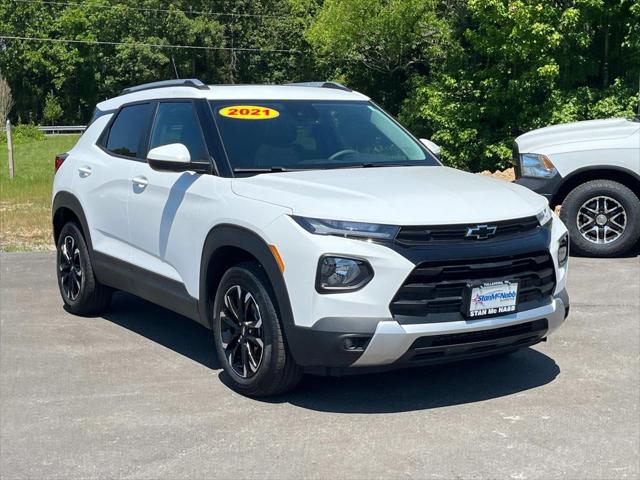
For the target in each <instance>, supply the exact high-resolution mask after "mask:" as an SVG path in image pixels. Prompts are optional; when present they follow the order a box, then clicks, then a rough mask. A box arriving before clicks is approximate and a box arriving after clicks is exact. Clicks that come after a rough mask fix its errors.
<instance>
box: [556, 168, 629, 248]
mask: <svg viewBox="0 0 640 480" xmlns="http://www.w3.org/2000/svg"><path fill="white" fill-rule="evenodd" d="M560 217H561V218H562V221H563V222H564V223H565V225H566V226H567V228H568V229H569V235H570V237H571V248H572V250H573V251H574V252H576V253H578V254H581V255H585V256H591V257H613V256H617V255H621V254H623V253H625V252H626V251H628V250H629V249H630V248H632V247H633V246H634V245H635V244H636V242H637V241H638V238H639V237H640V200H638V197H637V196H636V194H635V193H633V191H631V190H630V189H629V188H627V187H626V186H624V185H622V184H621V183H618V182H614V181H612V180H592V181H590V182H586V183H583V184H582V185H579V186H577V187H576V188H574V189H573V190H572V191H571V192H570V193H569V195H567V198H566V199H565V200H564V202H563V204H562V209H561V211H560Z"/></svg>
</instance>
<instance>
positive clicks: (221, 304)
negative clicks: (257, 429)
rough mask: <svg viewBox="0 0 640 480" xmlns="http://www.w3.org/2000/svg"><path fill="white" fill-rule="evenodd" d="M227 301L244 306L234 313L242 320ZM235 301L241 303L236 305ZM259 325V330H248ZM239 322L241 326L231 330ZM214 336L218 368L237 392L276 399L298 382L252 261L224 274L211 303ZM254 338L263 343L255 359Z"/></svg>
mask: <svg viewBox="0 0 640 480" xmlns="http://www.w3.org/2000/svg"><path fill="white" fill-rule="evenodd" d="M238 287H239V288H240V291H238ZM240 292H242V293H240ZM247 292H248V293H249V294H250V296H248V295H246V293H247ZM225 297H227V301H228V302H229V303H231V307H232V308H233V307H234V306H235V307H237V305H239V304H241V305H242V308H241V309H238V308H235V309H234V310H238V311H241V312H242V313H241V314H240V315H241V317H240V320H241V321H238V322H236V321H235V320H234V318H237V316H236V315H235V311H234V310H230V309H229V307H228V306H227V304H226V303H225ZM236 298H242V299H243V300H242V301H241V302H238V303H236V302H235V299H236ZM253 305H255V306H257V310H256V308H255V307H254V306H253ZM258 318H259V319H260V320H261V321H260V322H259V321H258V320H257V319H258ZM242 320H244V322H243V321H242ZM259 323H260V325H261V328H252V327H251V325H253V326H255V325H258V324H259ZM223 324H224V326H223ZM241 324H244V327H239V328H238V327H232V326H231V325H241ZM213 335H214V344H215V348H216V353H217V355H218V359H219V361H220V364H221V365H222V366H223V368H224V370H225V372H226V374H227V375H228V377H229V378H230V379H231V384H232V386H233V388H234V389H235V390H237V391H238V392H239V393H242V394H243V395H247V396H251V397H266V396H271V395H277V394H280V393H284V392H287V391H289V390H291V389H293V388H294V387H295V386H296V385H297V384H298V382H299V381H300V378H301V377H302V369H301V368H300V367H299V366H298V365H296V363H295V361H294V360H293V357H292V356H291V354H290V353H289V351H288V348H287V345H286V343H285V338H284V335H283V332H282V326H281V324H280V320H279V319H278V312H277V308H276V301H275V298H274V295H273V293H272V291H271V286H270V283H269V281H268V279H267V277H266V274H265V273H264V271H263V270H262V268H261V267H260V266H259V265H257V264H256V263H252V262H242V263H240V264H238V265H236V266H234V267H232V268H230V269H229V270H228V271H227V272H226V273H225V274H224V275H223V277H222V280H221V281H220V285H219V286H218V290H217V292H216V297H215V301H214V307H213ZM256 338H257V339H260V340H261V341H262V344H263V347H262V353H261V356H260V360H259V361H258V356H259V355H258V351H259V344H258V342H257V340H256ZM234 342H235V343H234ZM225 345H226V347H225ZM238 350H239V352H238ZM250 353H251V354H250ZM230 355H231V357H232V360H231V361H230V360H229V356H230ZM238 355H240V357H241V358H238ZM245 358H246V359H247V361H246V362H245ZM251 360H253V362H252V361H251ZM243 364H244V365H243ZM256 366H257V368H256Z"/></svg>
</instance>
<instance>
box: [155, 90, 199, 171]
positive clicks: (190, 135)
mask: <svg viewBox="0 0 640 480" xmlns="http://www.w3.org/2000/svg"><path fill="white" fill-rule="evenodd" d="M170 143H182V144H183V145H184V146H185V147H187V149H188V150H189V155H190V156H191V161H193V162H198V161H208V158H207V153H206V152H207V150H206V148H205V145H204V141H203V139H202V133H201V131H200V125H199V123H198V118H197V116H196V112H195V111H194V109H193V104H192V103H191V102H167V103H161V104H160V105H159V106H158V113H157V114H156V121H155V123H154V125H153V131H152V132H151V140H150V142H149V149H152V148H155V147H160V146H162V145H168V144H170Z"/></svg>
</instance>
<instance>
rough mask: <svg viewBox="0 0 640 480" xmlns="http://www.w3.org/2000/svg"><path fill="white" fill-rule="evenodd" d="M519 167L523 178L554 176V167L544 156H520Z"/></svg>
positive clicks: (528, 154)
mask: <svg viewBox="0 0 640 480" xmlns="http://www.w3.org/2000/svg"><path fill="white" fill-rule="evenodd" d="M520 167H521V171H522V176H523V177H542V178H550V177H553V176H554V175H555V174H556V167H555V166H554V165H553V163H551V160H549V157H547V156H546V155H539V154H537V153H523V154H522V155H520Z"/></svg>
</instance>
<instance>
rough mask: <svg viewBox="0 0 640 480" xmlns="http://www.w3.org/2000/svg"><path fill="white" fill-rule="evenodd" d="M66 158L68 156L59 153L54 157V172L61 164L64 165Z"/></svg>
mask: <svg viewBox="0 0 640 480" xmlns="http://www.w3.org/2000/svg"><path fill="white" fill-rule="evenodd" d="M68 156H69V154H68V153H59V154H58V155H56V161H55V169H56V170H55V171H56V172H57V171H58V169H59V168H60V167H61V166H62V164H63V163H64V161H65V160H66V159H67V157H68Z"/></svg>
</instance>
